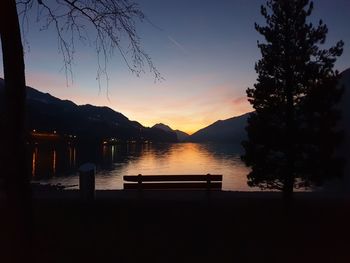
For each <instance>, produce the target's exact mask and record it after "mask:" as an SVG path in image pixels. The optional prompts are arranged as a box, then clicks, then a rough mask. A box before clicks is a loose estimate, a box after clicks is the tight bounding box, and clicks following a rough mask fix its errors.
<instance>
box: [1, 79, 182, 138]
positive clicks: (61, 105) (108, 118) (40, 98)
mask: <svg viewBox="0 0 350 263" xmlns="http://www.w3.org/2000/svg"><path fill="white" fill-rule="evenodd" d="M3 91H4V82H3V80H2V79H0V102H1V101H3V100H4V92H3ZM1 105H3V103H1ZM0 110H1V108H0ZM26 110H27V116H26V117H27V122H26V128H27V130H28V131H31V130H34V129H35V130H38V131H46V132H52V131H54V130H55V131H57V133H59V134H74V135H77V136H78V138H80V139H82V140H90V141H91V140H92V141H100V140H102V139H104V138H108V137H115V138H118V139H121V140H151V141H156V142H177V136H176V134H175V132H165V131H163V130H160V129H156V128H148V127H144V126H142V125H141V124H140V123H138V122H136V121H130V120H129V119H128V118H127V117H126V116H124V115H123V114H121V113H119V112H116V111H114V110H112V109H110V108H108V107H97V106H93V105H89V104H88V105H81V106H79V105H76V104H75V103H73V102H72V101H69V100H61V99H58V98H56V97H54V96H52V95H50V94H48V93H43V92H40V91H38V90H35V89H33V88H31V87H27V108H26Z"/></svg>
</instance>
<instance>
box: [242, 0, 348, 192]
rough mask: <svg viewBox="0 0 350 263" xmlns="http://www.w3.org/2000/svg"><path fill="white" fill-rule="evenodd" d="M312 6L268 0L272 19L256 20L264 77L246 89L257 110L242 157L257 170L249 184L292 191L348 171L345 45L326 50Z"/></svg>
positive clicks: (299, 0) (301, 0)
mask: <svg viewBox="0 0 350 263" xmlns="http://www.w3.org/2000/svg"><path fill="white" fill-rule="evenodd" d="M312 10H313V2H309V1H308V0H268V1H267V3H266V6H262V7H261V14H262V16H263V17H264V18H265V19H266V25H265V26H261V25H258V24H255V28H256V30H257V31H258V32H259V33H260V34H261V35H262V36H263V37H264V38H265V42H264V43H260V42H258V47H259V49H260V51H261V55H262V58H261V59H260V60H259V61H258V62H257V64H256V65H255V70H256V72H257V73H258V79H257V83H256V84H255V85H254V88H248V89H247V96H248V100H249V102H250V103H251V104H252V106H253V107H254V109H255V112H254V113H252V114H251V115H250V117H249V119H248V126H247V127H246V130H247V133H248V140H246V141H244V142H243V147H244V149H245V154H244V155H243V156H242V159H243V160H244V161H245V163H246V164H247V165H248V166H250V167H251V168H252V172H251V173H250V174H249V175H248V184H249V185H250V186H259V187H260V188H262V189H279V190H283V191H285V192H292V191H293V188H294V187H301V186H310V185H315V184H316V185H319V184H322V182H323V181H324V180H325V179H326V178H328V177H331V176H335V175H340V174H341V160H338V159H337V158H335V157H334V150H335V147H336V145H337V143H339V141H340V137H341V136H340V132H339V131H337V129H336V124H337V121H338V119H339V118H340V114H339V111H338V110H337V102H338V101H339V100H340V97H341V95H342V89H340V88H338V87H337V81H338V78H339V76H338V72H337V71H334V70H333V67H334V63H335V61H336V58H337V57H339V56H340V55H341V54H342V51H343V44H344V43H343V42H342V41H339V42H338V43H336V45H335V46H334V47H331V48H329V49H321V48H320V45H322V44H324V43H325V41H326V35H327V32H328V29H327V26H326V25H325V24H324V23H323V22H322V20H320V21H319V23H318V25H316V26H315V25H313V24H312V23H310V22H308V21H307V19H308V17H309V16H310V15H311V13H312Z"/></svg>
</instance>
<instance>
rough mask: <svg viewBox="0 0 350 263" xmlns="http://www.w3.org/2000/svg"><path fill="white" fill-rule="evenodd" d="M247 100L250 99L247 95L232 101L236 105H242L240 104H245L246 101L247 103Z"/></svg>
mask: <svg viewBox="0 0 350 263" xmlns="http://www.w3.org/2000/svg"><path fill="white" fill-rule="evenodd" d="M247 102H248V99H247V97H246V96H243V97H239V98H236V99H233V100H232V103H233V104H234V105H240V104H244V103H247Z"/></svg>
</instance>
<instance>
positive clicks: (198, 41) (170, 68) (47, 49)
mask: <svg viewBox="0 0 350 263" xmlns="http://www.w3.org/2000/svg"><path fill="white" fill-rule="evenodd" d="M135 2H137V3H139V5H140V8H141V9H142V10H143V12H144V13H145V14H146V16H147V17H148V19H149V21H150V22H147V21H145V22H144V23H142V24H138V25H137V30H138V32H139V35H140V36H141V40H142V45H143V48H144V50H145V51H146V52H147V53H148V54H149V55H150V56H151V58H152V61H153V63H154V64H155V66H156V67H157V69H158V70H159V72H160V73H161V75H162V77H163V80H162V81H155V80H154V76H153V75H152V74H151V73H149V70H148V68H147V67H145V74H141V75H140V76H139V77H137V76H135V75H134V74H132V73H131V72H130V70H129V69H128V68H127V66H126V64H125V63H124V61H123V59H122V57H121V56H120V55H118V54H115V55H114V56H113V57H112V58H111V59H110V60H109V62H108V77H109V84H108V86H107V85H106V82H104V81H103V79H102V82H101V85H100V86H99V83H98V81H97V80H96V75H97V59H96V53H95V51H94V49H93V48H92V47H90V46H89V45H83V44H80V43H79V42H77V44H76V53H75V59H74V65H73V79H72V80H70V79H69V80H68V82H67V78H66V75H65V72H64V70H62V69H63V65H64V63H63V58H62V54H60V53H59V51H58V45H57V36H56V33H55V31H54V30H53V29H50V28H49V29H48V30H42V29H40V28H41V25H42V24H40V22H39V23H38V22H36V19H34V17H30V18H29V22H28V23H27V24H24V25H23V26H22V32H23V33H24V35H25V42H24V46H25V63H26V82H27V85H29V86H32V87H34V88H36V89H38V90H40V91H43V92H48V93H50V94H51V95H53V96H56V97H58V98H61V99H69V100H72V101H73V102H75V103H77V104H79V105H80V104H93V105H99V106H108V107H110V108H112V109H114V110H115V111H118V112H121V113H122V114H124V115H125V116H127V117H128V118H129V119H131V120H136V121H138V122H140V123H141V124H143V125H144V126H148V127H150V126H153V125H154V124H156V123H160V122H161V123H164V124H167V125H169V126H170V127H172V128H173V129H180V130H182V131H185V132H188V133H193V132H195V131H197V130H199V129H201V128H203V127H205V126H207V125H210V124H211V123H213V122H215V121H217V120H224V119H227V118H231V117H234V116H238V115H241V114H244V113H246V112H249V111H251V110H252V108H251V107H250V105H249V103H248V102H247V100H246V96H245V90H246V89H247V87H252V86H253V84H254V83H255V81H256V77H257V75H256V73H255V70H254V64H255V62H256V61H257V60H258V59H259V58H260V53H259V50H258V48H257V45H256V44H257V40H258V39H261V37H260V36H259V34H258V33H257V32H256V31H255V29H254V22H258V23H259V24H263V23H264V21H263V19H262V17H261V15H260V5H261V4H263V3H265V1H264V0H226V1H225V0H215V1H213V0H176V1H173V0H135ZM314 3H315V8H314V12H313V15H312V17H311V19H312V20H313V21H318V20H319V19H322V20H323V21H324V22H325V23H326V24H327V25H328V28H329V33H328V35H327V42H326V44H325V47H329V46H330V45H332V44H335V43H336V42H337V41H338V40H341V39H342V40H344V41H345V47H344V53H343V55H342V57H341V58H340V59H338V61H337V63H336V67H335V68H336V69H338V70H339V71H342V70H344V69H346V68H349V67H350V30H349V25H350V1H349V0H332V1H330V0H315V1H314ZM0 58H1V59H2V57H1V53H0ZM2 72H3V71H2V65H0V76H1V77H2V76H3V73H2Z"/></svg>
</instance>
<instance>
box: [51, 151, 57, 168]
mask: <svg viewBox="0 0 350 263" xmlns="http://www.w3.org/2000/svg"><path fill="white" fill-rule="evenodd" d="M56 161H57V156H56V150H55V149H54V150H53V154H52V172H53V174H56Z"/></svg>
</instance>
